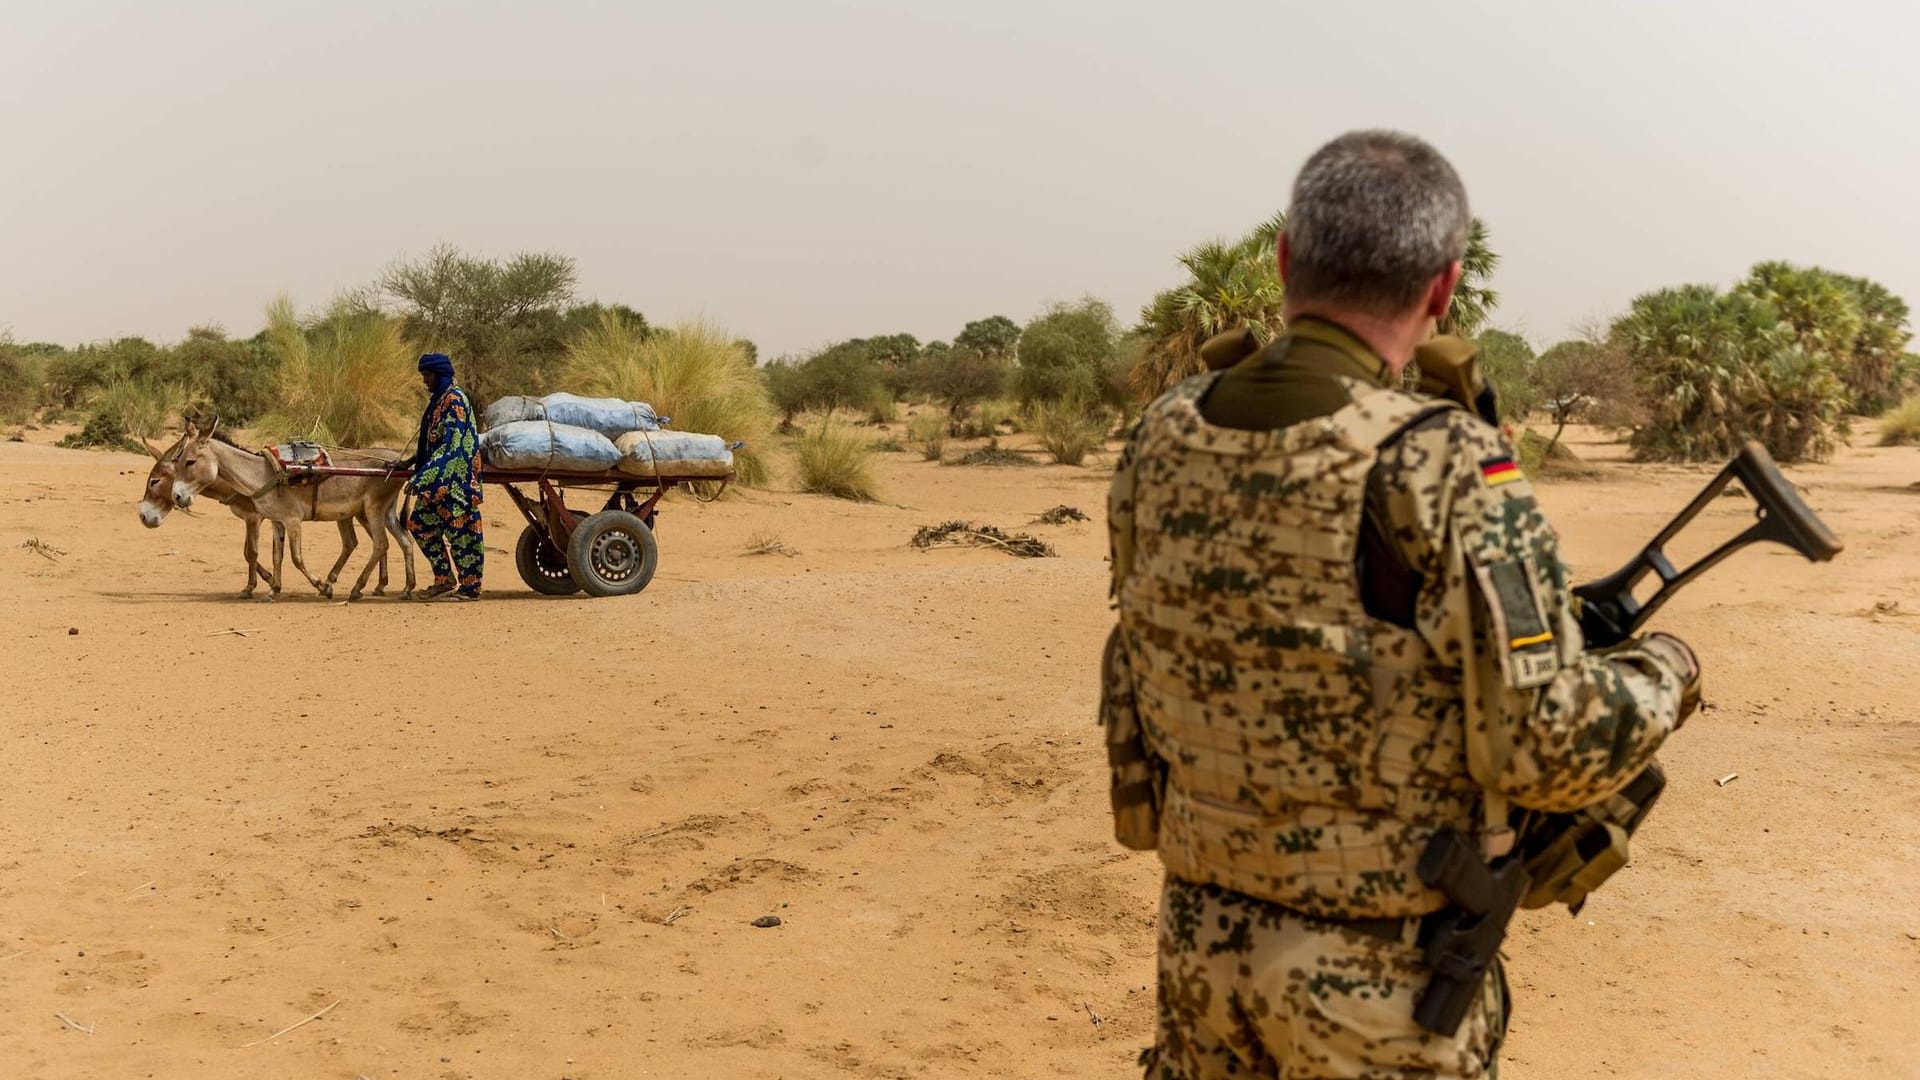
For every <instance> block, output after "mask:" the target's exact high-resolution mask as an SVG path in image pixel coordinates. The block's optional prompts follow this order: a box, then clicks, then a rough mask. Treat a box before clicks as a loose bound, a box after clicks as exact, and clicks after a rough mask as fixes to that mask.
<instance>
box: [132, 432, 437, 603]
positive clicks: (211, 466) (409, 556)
mask: <svg viewBox="0 0 1920 1080" xmlns="http://www.w3.org/2000/svg"><path fill="white" fill-rule="evenodd" d="M218 426H219V425H218V422H217V421H216V423H215V425H214V427H215V428H217V427H218ZM147 450H148V452H149V453H151V454H153V456H154V459H155V461H154V467H153V470H152V472H150V473H149V474H148V477H147V487H146V490H145V497H144V498H143V499H142V501H141V503H140V520H141V521H142V522H144V523H145V524H146V526H147V527H148V528H158V527H159V525H160V523H161V521H163V520H164V519H165V518H166V516H167V513H168V512H169V511H170V510H172V509H173V508H174V507H176V506H178V507H181V508H185V507H187V506H190V505H192V503H193V500H194V497H195V496H197V495H200V494H203V493H204V494H207V495H211V496H213V497H214V498H216V499H219V500H220V501H221V502H222V503H224V504H226V506H227V507H228V508H229V509H231V510H232V511H233V513H234V515H235V516H237V517H239V518H240V519H241V520H242V521H244V522H246V524H247V535H246V541H245V546H244V550H245V553H246V559H247V589H246V591H245V592H244V593H243V594H242V595H252V592H253V589H254V583H255V580H256V575H260V576H265V577H266V579H267V587H268V590H269V592H268V594H267V596H266V597H265V599H267V600H272V599H274V598H275V597H277V596H279V594H280V588H281V586H282V584H283V583H284V581H285V578H284V577H283V576H282V573H281V570H282V566H281V556H282V543H281V541H282V539H283V538H285V540H286V541H287V542H288V545H289V546H291V548H292V549H293V565H294V566H295V568H297V569H298V570H299V571H300V573H301V574H302V575H303V576H305V577H306V579H307V581H308V582H309V583H310V584H311V585H312V586H313V587H314V589H315V590H317V591H318V592H319V593H320V595H322V596H332V595H333V584H334V582H335V581H337V580H339V576H340V570H341V568H342V567H343V566H345V565H346V562H347V559H348V557H349V556H351V555H352V554H353V551H354V548H355V547H356V546H357V542H358V541H357V539H356V538H355V536H354V533H353V522H355V521H358V522H360V524H361V526H362V527H363V528H365V529H366V530H367V535H368V536H369V537H370V538H371V539H372V541H373V555H372V557H371V558H370V559H368V561H367V565H366V566H365V567H363V568H362V569H361V571H360V577H359V578H358V580H357V581H355V583H354V586H353V592H352V593H351V594H350V595H349V599H355V600H357V599H359V598H360V595H361V593H362V592H363V591H364V590H365V589H366V585H367V577H368V575H369V574H371V573H372V572H373V570H374V568H375V567H378V568H379V570H380V590H378V591H384V590H385V588H386V583H387V566H386V558H387V538H388V537H389V536H392V537H393V538H394V539H395V540H397V541H398V542H399V544H400V551H401V556H402V558H403V559H404V560H405V563H406V591H405V592H404V593H403V594H402V595H403V596H410V595H412V593H413V588H414V580H415V579H414V572H413V545H412V542H411V540H410V539H409V538H408V537H407V534H406V530H405V529H404V528H402V527H401V524H400V517H399V503H400V497H401V495H402V494H403V493H404V492H405V490H406V479H405V478H404V477H391V478H389V477H380V476H372V477H362V476H330V477H324V478H320V479H315V480H311V481H308V482H306V483H302V484H288V483H285V482H284V480H285V476H284V474H283V473H282V472H281V471H280V470H279V469H278V468H276V467H275V466H273V465H271V464H269V463H268V461H267V460H266V459H265V458H263V457H261V456H260V455H259V454H256V453H253V452H251V451H248V450H244V449H242V448H240V447H237V446H234V445H233V444H232V443H229V442H226V441H224V440H221V439H216V438H214V428H209V429H208V430H207V431H206V432H204V433H202V432H200V431H199V430H198V429H197V428H195V427H194V425H192V424H188V425H187V430H186V434H184V435H182V436H181V438H180V440H179V441H178V442H176V443H175V444H174V445H173V446H171V447H168V448H167V449H166V450H164V451H162V450H157V449H155V448H154V447H152V446H151V445H149V446H148V447H147ZM333 456H334V457H335V458H336V459H338V460H340V462H341V464H344V465H360V466H368V467H382V466H389V465H393V464H394V463H395V460H396V458H395V457H394V456H393V455H390V454H381V453H379V452H377V451H361V450H339V451H334V453H333ZM263 519H264V520H267V521H271V522H273V526H274V552H273V569H272V571H268V570H267V568H266V567H265V566H264V565H261V564H260V561H259V528H260V521H261V520H263ZM303 521H334V522H338V523H339V525H340V548H341V550H340V558H339V559H337V560H336V561H335V562H334V564H333V569H332V571H331V572H330V573H329V574H328V576H327V579H326V580H325V581H324V582H323V581H321V580H319V579H317V578H315V577H314V576H313V575H312V574H311V573H309V572H308V571H307V567H306V560H305V558H304V557H303V553H302V551H301V547H300V523H301V522H303Z"/></svg>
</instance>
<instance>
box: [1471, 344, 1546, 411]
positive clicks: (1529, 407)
mask: <svg viewBox="0 0 1920 1080" xmlns="http://www.w3.org/2000/svg"><path fill="white" fill-rule="evenodd" d="M1474 344H1476V345H1478V346H1480V374H1481V375H1482V376H1484V377H1485V378H1486V380H1487V382H1488V383H1490V384H1492V386H1493V396H1494V399H1495V401H1496V402H1497V403H1498V404H1499V407H1500V419H1502V420H1505V421H1507V422H1508V423H1517V422H1520V421H1523V420H1525V419H1526V418H1527V415H1528V414H1529V413H1531V412H1533V410H1534V409H1535V408H1536V407H1538V406H1539V404H1540V391H1539V387H1538V385H1537V383H1536V382H1535V379H1534V374H1535V369H1534V355H1533V346H1531V345H1529V344H1527V339H1526V338H1523V337H1521V336H1520V335H1519V334H1515V333H1511V332H1509V331H1506V330H1488V331H1486V332H1485V333H1483V334H1481V335H1480V336H1479V337H1478V338H1476V339H1475V341H1474Z"/></svg>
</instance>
